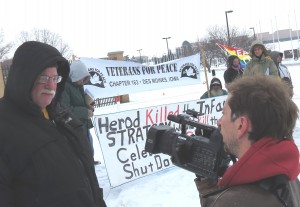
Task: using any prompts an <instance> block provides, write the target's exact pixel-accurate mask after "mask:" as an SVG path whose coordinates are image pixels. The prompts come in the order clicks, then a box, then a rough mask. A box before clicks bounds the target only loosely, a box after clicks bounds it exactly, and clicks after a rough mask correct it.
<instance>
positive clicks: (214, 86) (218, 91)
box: [200, 77, 228, 99]
mask: <svg viewBox="0 0 300 207" xmlns="http://www.w3.org/2000/svg"><path fill="white" fill-rule="evenodd" d="M227 94H228V93H227V91H226V90H224V89H223V88H222V83H221V81H220V79H219V78H216V77H214V78H213V79H211V81H210V86H209V91H206V92H204V93H203V95H202V96H201V97H200V99H205V98H210V97H215V96H223V95H227Z"/></svg>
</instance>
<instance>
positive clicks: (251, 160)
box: [195, 137, 300, 207]
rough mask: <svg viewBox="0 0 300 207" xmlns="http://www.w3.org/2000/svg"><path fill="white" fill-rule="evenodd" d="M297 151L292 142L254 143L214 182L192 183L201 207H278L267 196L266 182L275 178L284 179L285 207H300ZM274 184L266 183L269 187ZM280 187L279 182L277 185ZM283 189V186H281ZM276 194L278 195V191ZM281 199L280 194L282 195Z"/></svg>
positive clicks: (270, 195) (267, 140) (270, 140)
mask: <svg viewBox="0 0 300 207" xmlns="http://www.w3.org/2000/svg"><path fill="white" fill-rule="evenodd" d="M299 171H300V167H299V151H298V147H297V146H296V145H295V143H294V142H293V140H291V139H285V140H277V139H273V138H270V137H265V138H262V139H260V140H259V141H257V142H255V143H254V144H253V145H252V146H251V147H250V149H248V150H247V151H246V153H245V154H244V155H243V156H242V157H241V158H240V159H239V160H238V161H237V162H236V163H234V164H233V165H232V166H231V167H230V168H228V169H227V170H226V172H225V174H224V175H223V177H222V178H221V179H220V180H219V181H218V185H216V184H215V183H213V182H211V181H210V180H208V179H204V180H202V181H201V179H196V180H195V182H196V186H197V189H198V191H199V196H200V202H201V206H202V207H229V206H230V207H231V206H238V207H253V206H257V207H282V206H284V205H283V204H282V203H281V202H280V200H279V199H278V198H277V197H276V196H275V193H273V192H271V191H270V190H267V189H272V188H268V187H267V186H268V185H267V184H266V182H264V184H263V185H262V181H263V180H265V179H268V178H271V177H272V178H274V177H276V176H282V175H283V176H284V177H285V178H286V180H284V182H282V183H283V184H282V185H276V186H277V187H284V188H283V189H289V190H290V197H284V198H287V199H286V201H287V203H294V204H295V205H289V207H296V206H297V207H298V206H299V204H300V198H299V195H300V184H299V181H298V180H297V176H298V175H299ZM274 183H277V182H273V180H272V182H270V183H269V184H271V186H272V185H273V184H274ZM280 183H281V182H280ZM283 185H286V186H283ZM278 192H280V191H278ZM283 195H284V193H283Z"/></svg>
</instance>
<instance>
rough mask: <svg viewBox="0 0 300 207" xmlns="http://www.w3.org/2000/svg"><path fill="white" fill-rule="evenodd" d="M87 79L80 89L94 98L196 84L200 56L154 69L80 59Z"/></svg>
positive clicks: (133, 64)
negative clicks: (87, 73)
mask: <svg viewBox="0 0 300 207" xmlns="http://www.w3.org/2000/svg"><path fill="white" fill-rule="evenodd" d="M80 61H82V62H83V63H84V64H85V65H86V66H87V69H88V71H89V73H90V75H91V79H90V81H89V83H87V84H86V85H85V86H84V87H85V90H86V91H89V93H91V94H93V96H94V97H95V98H103V97H111V96H118V95H123V94H128V93H136V92H142V91H149V90H157V89H161V88H171V87H176V86H183V85H192V84H199V83H200V54H196V55H193V56H189V57H185V58H181V59H176V60H173V61H169V62H165V63H162V64H158V65H149V66H147V65H142V64H139V63H134V62H129V61H114V60H104V59H96V58H80Z"/></svg>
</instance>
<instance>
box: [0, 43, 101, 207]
mask: <svg viewBox="0 0 300 207" xmlns="http://www.w3.org/2000/svg"><path fill="white" fill-rule="evenodd" d="M69 71H70V66H69V63H68V61H67V60H66V59H65V58H64V57H63V56H62V55H61V53H60V52H59V51H58V50H57V49H56V48H54V47H52V46H50V45H48V44H45V43H41V42H37V41H28V42H25V43H23V44H22V45H20V46H19V47H18V48H17V50H16V51H15V53H14V57H13V60H12V65H11V67H10V71H9V75H8V78H7V82H6V87H5V91H4V97H3V98H2V99H1V100H0V114H1V115H0V206H1V207H8V206H14V207H33V206H39V207H50V206H53V207H54V206H57V207H58V206H63V207H74V206H89V207H105V206H106V205H105V202H104V200H103V192H102V189H101V188H99V184H98V180H97V177H96V173H95V167H94V163H93V159H92V158H91V156H89V155H90V154H91V149H90V147H89V143H88V141H87V139H85V137H84V134H83V130H82V128H81V126H82V124H81V122H80V121H79V120H78V119H77V118H76V117H74V116H73V115H72V114H71V113H70V112H69V110H68V109H67V108H66V107H64V106H63V105H61V103H60V101H59V100H60V98H61V95H62V92H63V90H64V87H65V83H66V81H67V79H68V75H69Z"/></svg>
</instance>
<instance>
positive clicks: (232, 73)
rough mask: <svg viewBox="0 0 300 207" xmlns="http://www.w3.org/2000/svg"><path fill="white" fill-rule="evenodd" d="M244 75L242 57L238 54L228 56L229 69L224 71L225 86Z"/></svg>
mask: <svg viewBox="0 0 300 207" xmlns="http://www.w3.org/2000/svg"><path fill="white" fill-rule="evenodd" d="M242 76H243V69H242V67H241V64H240V59H239V58H238V56H236V55H230V56H229V57H228V58H227V69H226V70H225V72H224V81H225V87H227V85H228V84H229V83H231V82H232V81H233V80H235V79H236V78H240V77H242Z"/></svg>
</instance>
